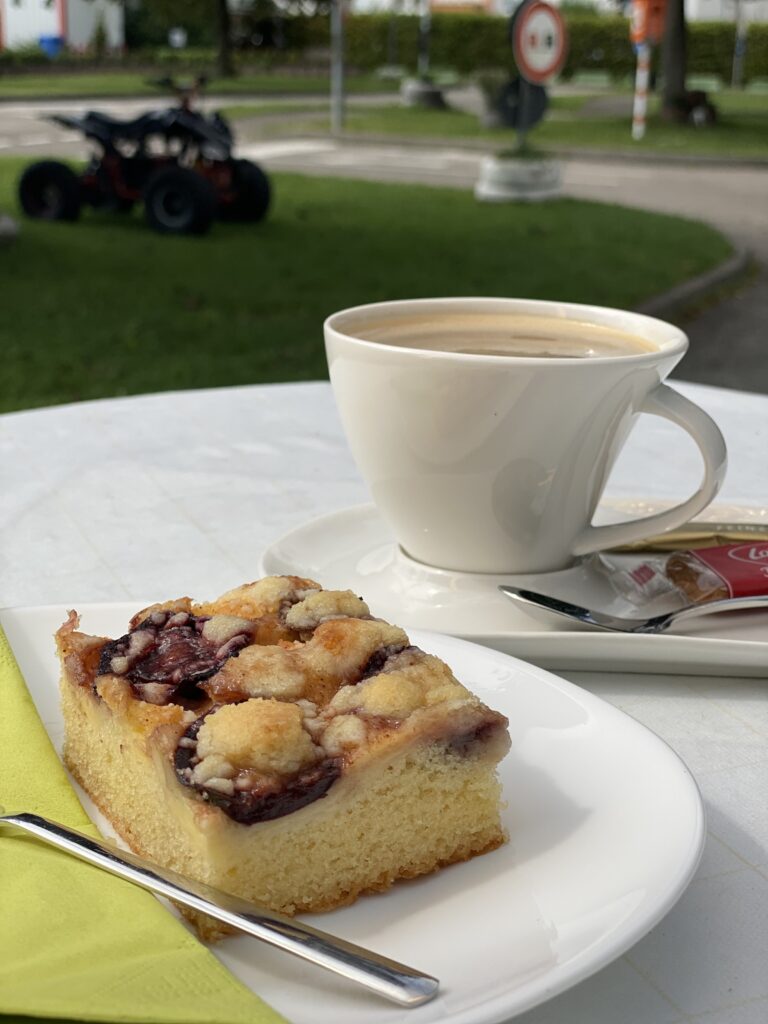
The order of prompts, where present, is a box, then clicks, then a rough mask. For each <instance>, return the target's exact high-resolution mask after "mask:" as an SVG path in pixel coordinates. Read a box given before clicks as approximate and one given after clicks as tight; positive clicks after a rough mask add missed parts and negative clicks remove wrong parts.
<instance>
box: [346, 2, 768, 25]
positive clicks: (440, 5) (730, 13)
mask: <svg viewBox="0 0 768 1024" xmlns="http://www.w3.org/2000/svg"><path fill="white" fill-rule="evenodd" d="M549 2H550V3H552V4H554V6H555V7H558V6H559V5H560V0H549ZM737 2H738V0H685V13H686V16H687V17H688V19H689V21H735V20H736V5H737ZM517 3H518V0H432V9H433V10H436V11H441V12H443V11H446V12H447V11H450V10H456V11H462V12H470V11H478V12H483V11H485V12H487V13H489V14H500V15H505V16H506V15H510V14H511V13H512V11H514V9H515V7H517ZM742 3H743V5H744V8H745V17H746V20H747V21H768V0H742ZM587 5H589V6H592V7H594V8H595V10H596V11H606V12H611V13H614V14H615V13H616V11H617V4H616V2H615V0H592V3H591V4H589V0H585V6H587ZM350 7H351V9H352V10H353V11H356V12H358V13H361V14H362V13H371V12H374V11H377V12H380V11H391V10H396V11H398V12H399V13H401V14H418V13H420V11H421V9H422V0H350Z"/></svg>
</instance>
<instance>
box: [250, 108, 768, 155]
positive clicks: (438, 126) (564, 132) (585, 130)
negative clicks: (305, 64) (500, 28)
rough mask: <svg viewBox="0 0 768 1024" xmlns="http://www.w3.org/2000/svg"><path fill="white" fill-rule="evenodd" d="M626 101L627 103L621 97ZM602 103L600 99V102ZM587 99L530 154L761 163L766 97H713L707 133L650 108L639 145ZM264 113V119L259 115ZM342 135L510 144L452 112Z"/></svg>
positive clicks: (310, 114) (369, 121)
mask: <svg viewBox="0 0 768 1024" xmlns="http://www.w3.org/2000/svg"><path fill="white" fill-rule="evenodd" d="M624 95H625V98H627V99H628V98H629V97H628V96H627V94H626V93H625V94H624ZM601 98H603V99H604V98H605V97H604V96H603V97H601ZM596 99H597V98H596V97H594V96H584V97H574V96H564V97H555V98H554V99H553V102H552V105H551V109H550V112H549V113H548V115H547V117H546V118H545V119H544V121H543V122H542V123H541V124H540V125H539V126H538V127H536V128H535V129H534V130H533V131H532V132H531V134H530V139H531V143H532V144H533V145H534V146H537V147H541V148H546V149H558V148H567V149H571V148H573V149H578V148H584V149H606V150H623V151H627V152H638V153H642V152H657V153H676V154H680V155H691V156H694V155H709V156H726V157H730V156H737V157H738V156H740V157H765V158H768V97H766V96H758V95H751V94H744V93H718V94H716V95H715V97H714V99H715V102H716V103H717V105H718V107H719V111H720V120H719V122H718V124H716V125H714V126H712V127H709V128H694V127H692V126H683V125H674V124H668V123H666V122H664V121H662V120H661V119H660V118H659V117H658V114H657V113H656V107H657V105H658V104H657V101H656V100H653V101H652V104H651V116H650V118H649V123H648V131H647V134H646V137H645V139H644V140H643V141H642V142H633V141H632V139H631V138H630V116H629V113H627V115H626V116H616V115H615V114H607V115H606V114H602V113H600V112H599V110H595V111H594V112H592V109H593V105H594V103H595V102H596ZM233 109H234V116H237V117H244V116H247V115H249V114H250V115H256V114H257V113H259V109H258V108H257V107H249V106H247V105H240V106H238V107H236V108H233ZM261 112H263V113H266V111H261ZM328 127H329V126H328V117H327V114H326V113H322V114H320V113H319V112H317V111H310V110H308V111H307V117H306V118H302V119H301V120H300V121H299V120H296V118H295V117H294V118H293V119H292V121H291V122H290V124H286V129H287V130H290V132H291V133H292V134H297V133H298V134H300V133H301V132H305V133H306V132H318V131H319V132H325V131H327V130H328ZM346 131H347V132H349V133H350V134H352V135H392V136H402V137H408V138H433V139H459V138H461V139H471V140H474V141H477V142H483V143H485V142H487V143H488V144H489V145H490V146H496V147H499V148H501V147H504V146H508V145H509V144H510V143H511V142H512V141H513V140H514V133H513V132H511V131H510V130H509V129H497V130H493V131H489V130H488V129H485V128H483V127H482V126H481V124H480V121H479V119H478V118H477V117H475V116H474V115H471V114H466V113H463V112H462V111H459V110H442V111H441V110H426V109H421V108H404V107H401V106H398V105H394V104H393V105H390V106H384V107H377V108H366V109H361V108H356V109H355V108H350V109H349V110H348V115H347V121H346Z"/></svg>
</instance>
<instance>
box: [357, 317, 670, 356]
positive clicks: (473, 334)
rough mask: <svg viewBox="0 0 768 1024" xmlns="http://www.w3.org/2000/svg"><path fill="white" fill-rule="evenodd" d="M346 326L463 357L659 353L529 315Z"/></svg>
mask: <svg viewBox="0 0 768 1024" xmlns="http://www.w3.org/2000/svg"><path fill="white" fill-rule="evenodd" d="M342 330H344V332H345V333H347V334H351V335H353V336H354V337H357V338H361V339H362V340H364V341H373V342H376V343H378V344H381V345H391V346H393V347H397V348H410V349H424V350H428V351H436V352H455V353H460V354H464V355H481V356H482V355H486V356H511V357H515V356H517V357H528V358H530V357H533V358H539V359H541V358H549V359H595V358H605V357H607V356H608V357H611V356H613V357H615V356H636V355H642V354H643V353H649V352H657V351H658V348H657V346H656V345H654V344H652V343H651V342H649V341H647V340H646V339H644V338H641V337H639V336H638V335H635V334H630V333H628V332H625V331H621V330H618V329H617V328H615V327H607V326H604V325H602V324H594V323H589V322H587V321H581V320H568V319H565V318H563V317H555V316H537V315H529V314H503V313H501V314H499V313H458V312H457V313H434V314H429V313H423V314H419V315H402V316H396V315H390V316H387V317H386V318H384V317H377V318H371V317H365V316H363V315H359V316H356V317H351V318H350V319H349V321H347V322H346V323H344V325H343V327H342Z"/></svg>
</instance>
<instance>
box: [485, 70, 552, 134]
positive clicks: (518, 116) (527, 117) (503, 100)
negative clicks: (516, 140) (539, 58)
mask: <svg viewBox="0 0 768 1024" xmlns="http://www.w3.org/2000/svg"><path fill="white" fill-rule="evenodd" d="M548 106H549V99H548V97H547V91H546V89H545V88H544V86H542V85H531V84H530V82H524V81H523V80H522V79H521V78H520V77H519V76H518V77H517V78H512V79H510V80H509V81H508V82H507V83H506V84H505V85H503V86H502V87H501V89H500V90H499V93H498V95H497V96H496V109H497V112H498V115H499V118H500V119H501V121H502V123H503V124H504V125H505V126H506V127H507V128H515V129H517V131H519V132H526V131H528V129H529V128H533V126H534V125H535V124H538V123H539V121H540V120H541V119H542V117H544V114H545V113H546V110H547V107H548Z"/></svg>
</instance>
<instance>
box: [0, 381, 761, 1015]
mask: <svg viewBox="0 0 768 1024" xmlns="http://www.w3.org/2000/svg"><path fill="white" fill-rule="evenodd" d="M675 386H677V387H679V389H680V390H681V391H684V393H685V394H686V395H688V396H689V397H690V398H692V399H693V400H694V401H696V402H698V403H699V404H700V405H702V406H704V407H705V408H706V409H707V410H708V411H709V412H710V414H711V415H713V416H714V417H715V419H716V420H717V421H718V423H719V424H720V426H721V428H722V430H723V432H724V434H725V435H726V441H727V443H728V447H729V452H730V469H729V473H728V477H727V480H726V484H725V488H724V490H723V492H722V495H721V496H720V498H719V499H718V502H720V501H724V502H728V503H731V504H737V505H739V504H741V505H761V504H765V503H767V502H768V487H767V485H766V482H767V481H768V398H764V397H762V396H759V395H747V394H741V393H738V392H733V391H723V390H719V389H716V388H705V387H700V386H694V385H683V384H679V382H676V383H675ZM698 473H699V468H698V462H697V458H696V455H695V452H694V450H693V446H692V444H691V443H689V442H688V440H687V439H686V438H685V437H684V436H683V435H682V434H681V433H680V432H678V431H675V430H674V428H672V427H671V426H669V425H668V424H666V423H664V422H662V421H658V420H653V419H651V418H645V419H644V420H643V422H642V423H641V424H640V426H639V428H638V430H637V431H636V434H635V435H633V437H632V438H631V440H630V443H629V445H628V447H627V449H626V450H625V452H624V453H623V454H622V457H621V461H620V464H619V465H618V466H617V468H616V471H615V473H614V475H613V477H612V479H611V482H610V484H609V488H608V493H609V494H610V495H611V496H612V497H638V496H643V497H649V498H681V497H683V496H684V495H686V494H687V493H690V492H691V491H692V490H693V489H694V487H695V484H696V481H697V478H698ZM0 480H1V481H2V489H1V490H0V531H1V532H0V537H2V540H1V541H0V607H1V606H9V605H40V604H52V603H59V602H63V603H65V604H67V605H68V606H70V607H71V606H73V605H75V606H76V605H77V604H78V603H79V602H88V601H125V600H136V601H144V600H152V599H155V598H162V597H168V596H171V595H177V594H179V595H180V594H187V593H189V594H192V595H193V596H196V597H199V598H201V599H202V598H206V597H213V596H215V595H216V594H218V593H220V592H222V591H223V590H225V589H228V588H229V587H231V586H235V585H237V584H239V583H241V582H243V581H244V580H246V579H251V578H254V577H255V576H256V575H257V572H258V561H259V556H260V554H261V552H262V550H263V549H264V547H265V546H266V545H267V544H268V543H269V542H270V541H272V540H274V539H275V538H277V537H278V536H279V535H280V534H282V533H284V532H285V531H286V530H288V529H290V528H291V527H293V526H297V525H299V524H300V523H302V522H305V521H306V520H307V519H309V518H311V517H313V516H315V515H319V514H321V513H324V512H329V511H333V510H335V509H339V508H342V507H344V506H347V505H351V504H356V503H359V502H361V501H365V500H366V499H367V495H366V492H365V489H364V487H363V485H362V483H361V482H360V479H359V477H358V474H357V471H356V469H355V466H354V464H353V463H352V460H351V457H350V455H349V453H348V450H347V446H346V443H345V441H344V438H343V434H342V431H341V427H340V424H339V422H338V419H337V416H336V412H335V409H334V406H333V400H332V397H331V393H330V389H329V386H328V385H327V384H322V383H318V384H296V385H274V386H266V387H250V388H247V387H246V388H232V389H221V390H214V391H196V392H180V393H173V394H163V395H149V396H141V397H137V398H125V399H115V400H107V401H101V402H89V403H82V404H78V405H70V406H61V407H56V408H50V409H41V410H33V411H30V412H23V413H14V414H10V415H6V416H2V417H0ZM201 581H202V582H203V583H204V587H205V592H201ZM563 674H565V675H567V676H568V677H569V678H570V679H572V680H573V681H574V682H577V683H579V684H580V685H582V686H584V687H586V688H587V689H589V690H591V691H593V692H594V693H597V694H599V695H600V696H602V697H604V698H605V699H607V700H609V701H611V702H612V703H613V704H615V705H617V706H618V707H620V708H622V709H623V710H625V711H627V712H628V713H629V714H631V715H633V716H634V717H635V718H637V719H639V720H640V721H641V722H643V723H645V724H646V725H648V726H649V727H650V728H651V729H653V730H654V731H655V732H657V733H658V734H659V735H660V736H662V737H663V738H664V739H665V740H667V741H668V742H669V743H670V744H671V745H672V746H673V747H674V749H675V750H677V751H678V753H679V754H680V755H681V756H682V757H683V758H684V759H685V761H686V762H687V763H688V765H689V767H690V768H691V769H692V771H693V772H694V774H695V776H696V778H697V779H698V782H699V785H700V786H701V789H702V792H703V795H704V799H705V802H706V805H707V811H708V820H709V836H708V843H707V847H706V851H705V854H704V858H703V862H702V864H701V867H700V868H699V871H698V873H697V875H696V877H695V879H694V881H693V883H692V884H691V886H690V888H689V889H688V890H687V892H686V893H685V894H684V896H683V897H682V899H681V900H680V902H679V903H678V904H677V906H676V907H675V908H674V909H673V910H672V912H671V913H670V914H669V915H668V916H667V917H666V918H665V919H664V920H663V921H662V922H661V924H659V925H658V926H657V927H656V928H655V929H654V930H653V931H652V932H651V933H650V934H649V935H648V936H647V937H646V938H645V939H643V940H642V941H641V942H639V943H638V944H637V945H636V946H635V947H634V948H633V949H632V950H630V951H629V953H627V954H626V955H625V956H623V957H622V958H621V959H620V960H618V961H616V962H615V963H614V964H612V965H611V966H609V967H607V968H606V969H604V970H603V971H601V972H600V973H599V974H597V975H595V976H594V977H593V978H591V979H589V980H587V981H585V982H583V983H582V984H580V985H579V986H577V987H576V988H574V989H571V990H570V991H569V992H567V993H565V994H564V995H562V996H559V997H558V998H557V999H555V1000H553V1001H551V1002H550V1003H547V1004H545V1005H543V1006H542V1007H540V1008H539V1009H537V1010H534V1011H532V1012H530V1013H528V1014H526V1015H524V1016H523V1017H520V1018H518V1020H519V1021H520V1022H521V1024H566V1022H567V1024H582V1022H583V1024H676V1022H682V1021H686V1022H688V1021H695V1022H696V1024H762V1022H764V1021H765V1020H766V1019H768V969H767V968H768V958H767V957H766V949H767V948H768V814H767V813H766V795H767V794H768V700H766V695H767V694H768V681H765V682H763V681H762V680H758V679H752V680H738V679H718V678H712V677H708V678H704V677H701V678H697V677H693V676H686V677H673V676H642V675H617V674H616V673H609V672H606V673H579V672H565V673H563Z"/></svg>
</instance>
